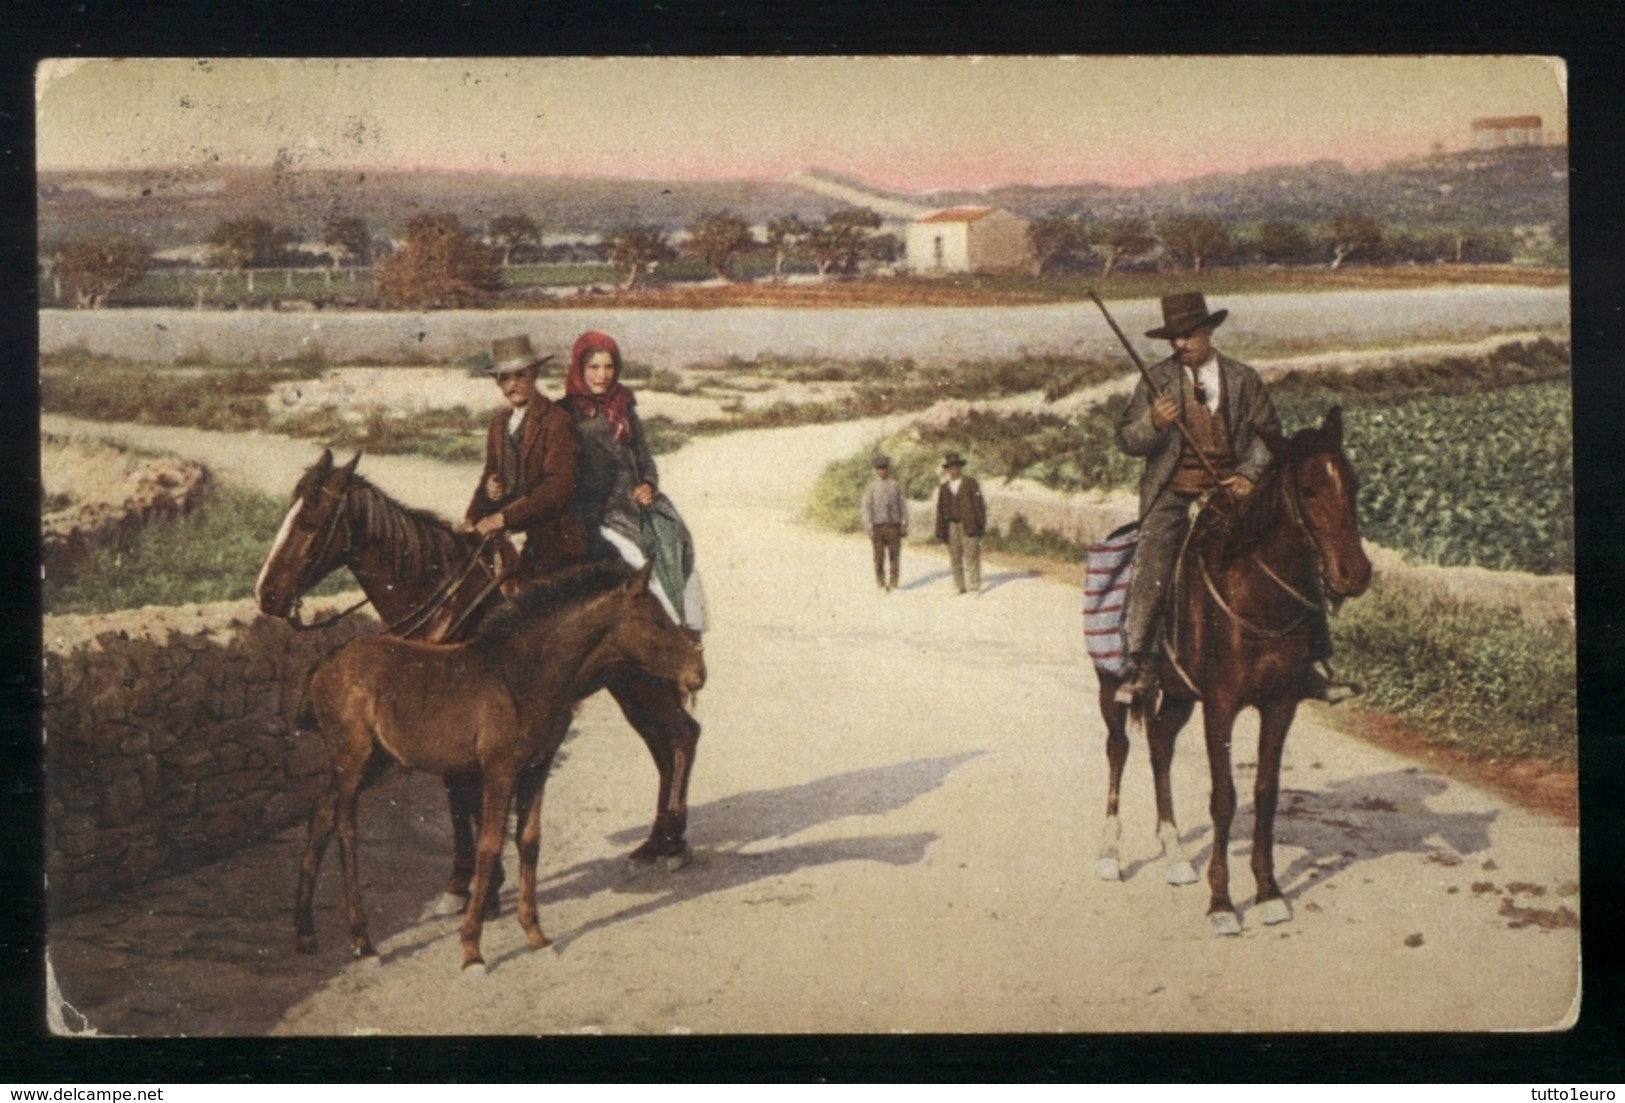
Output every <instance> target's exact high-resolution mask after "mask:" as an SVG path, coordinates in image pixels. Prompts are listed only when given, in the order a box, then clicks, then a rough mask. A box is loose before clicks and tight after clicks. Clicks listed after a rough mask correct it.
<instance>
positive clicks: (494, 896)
mask: <svg viewBox="0 0 1625 1103" xmlns="http://www.w3.org/2000/svg"><path fill="white" fill-rule="evenodd" d="M441 781H442V783H443V784H444V785H445V787H446V805H447V808H448V809H449V810H450V812H451V843H452V856H451V876H450V877H448V878H447V879H446V900H445V901H444V902H443V903H442V905H441V907H440V908H439V909H438V910H440V911H441V912H442V913H449V912H453V911H455V912H461V911H462V910H463V909H464V908H465V907H466V906H467V905H468V883H469V881H470V880H471V879H472V878H473V876H474V835H475V833H476V832H477V831H478V830H479V825H480V801H481V799H482V798H481V795H480V775H479V774H478V773H469V774H447V775H446V776H445V777H444V778H442V779H441ZM502 881H503V873H502V866H501V865H500V864H499V865H498V866H497V867H496V870H495V871H494V872H493V874H492V878H491V888H490V890H489V891H488V892H487V893H486V897H485V917H486V918H487V919H494V918H495V917H496V915H497V913H498V911H499V910H500V905H499V898H500V895H501V890H502Z"/></svg>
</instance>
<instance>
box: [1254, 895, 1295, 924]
mask: <svg viewBox="0 0 1625 1103" xmlns="http://www.w3.org/2000/svg"><path fill="white" fill-rule="evenodd" d="M1256 911H1257V912H1258V921H1259V922H1260V923H1263V924H1264V925H1265V926H1266V927H1272V926H1274V925H1275V924H1277V923H1290V922H1291V921H1292V905H1291V904H1288V903H1287V902H1286V900H1285V899H1283V898H1282V897H1279V896H1277V897H1276V898H1275V899H1274V900H1261V901H1259V904H1258V907H1257V909H1256Z"/></svg>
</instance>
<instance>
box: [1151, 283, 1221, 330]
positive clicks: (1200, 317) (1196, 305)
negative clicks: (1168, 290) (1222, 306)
mask: <svg viewBox="0 0 1625 1103" xmlns="http://www.w3.org/2000/svg"><path fill="white" fill-rule="evenodd" d="M1229 316H1230V312H1229V311H1228V310H1219V311H1215V312H1214V313H1212V314H1209V313H1208V311H1207V299H1205V298H1203V296H1202V293H1201V292H1200V291H1182V292H1180V293H1179V294H1178V295H1164V296H1163V297H1162V325H1160V326H1158V327H1157V328H1156V329H1148V330H1146V331H1145V335H1146V336H1147V337H1156V338H1165V339H1168V340H1172V339H1173V338H1175V337H1184V336H1185V335H1187V334H1190V333H1195V332H1196V331H1197V330H1199V329H1201V328H1202V327H1203V326H1209V327H1211V328H1213V329H1218V328H1219V326H1220V325H1222V324H1223V323H1224V320H1225V319H1226V318H1228V317H1229Z"/></svg>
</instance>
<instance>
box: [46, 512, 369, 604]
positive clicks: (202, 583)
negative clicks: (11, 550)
mask: <svg viewBox="0 0 1625 1103" xmlns="http://www.w3.org/2000/svg"><path fill="white" fill-rule="evenodd" d="M287 511H288V507H287V503H286V502H281V501H278V500H277V499H275V498H273V497H271V496H269V495H265V494H255V493H252V492H250V491H245V490H240V489H237V488H236V487H230V486H220V485H216V486H215V487H214V489H213V491H212V493H211V494H210V495H209V497H208V498H207V499H205V500H204V502H203V503H202V504H201V505H200V506H198V507H197V508H196V509H194V510H192V511H191V512H190V513H187V514H186V515H184V516H182V517H179V518H176V519H174V520H168V521H157V522H154V523H152V524H149V525H147V526H145V527H144V528H142V529H139V530H136V531H134V532H128V533H123V534H121V535H120V537H119V539H118V542H117V543H114V544H109V545H107V546H105V547H101V548H98V549H96V550H95V551H93V552H91V553H90V554H89V555H88V556H87V557H86V558H85V559H84V561H83V562H82V563H80V564H79V566H78V567H77V568H76V570H75V571H74V573H73V577H72V578H71V579H53V578H50V577H46V579H45V581H44V584H43V594H42V597H43V601H44V609H45V612H46V613H47V614H59V613H111V612H114V611H117V610H119V609H135V608H139V607H141V606H144V605H184V604H189V603H192V602H205V601H234V600H239V599H242V598H247V597H252V596H253V593H254V579H255V578H256V577H258V575H259V570H260V565H261V564H262V563H264V562H265V556H266V553H267V552H268V551H269V549H270V545H269V542H268V541H269V536H270V534H272V533H275V532H276V531H277V529H278V527H279V526H280V525H281V524H282V518H283V515H284V514H286V513H287ZM354 585H355V584H354V580H353V579H351V577H350V575H349V573H348V572H343V571H341V572H337V573H335V574H334V575H333V576H331V577H329V578H328V579H327V580H326V581H325V582H323V583H322V585H321V586H319V587H317V589H316V590H315V593H316V594H318V595H323V594H335V593H340V592H343V591H344V590H348V589H353V588H354Z"/></svg>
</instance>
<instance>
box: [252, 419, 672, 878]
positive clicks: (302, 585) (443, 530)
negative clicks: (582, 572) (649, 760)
mask: <svg viewBox="0 0 1625 1103" xmlns="http://www.w3.org/2000/svg"><path fill="white" fill-rule="evenodd" d="M360 459H361V457H360V455H359V454H357V455H356V456H355V458H353V459H352V460H350V462H349V463H347V464H344V465H342V466H335V465H334V463H333V454H332V452H330V451H324V452H323V453H322V455H321V458H320V459H319V460H318V461H317V462H316V463H315V464H314V465H313V466H312V467H311V468H310V469H309V470H307V471H306V472H305V473H304V475H303V476H301V477H300V479H299V482H298V483H297V484H296V485H295V487H294V490H293V500H292V505H291V506H290V508H289V510H288V514H287V517H286V519H285V520H284V521H283V522H282V529H281V531H280V532H278V534H277V538H276V542H275V543H274V544H273V545H272V548H271V551H270V554H269V555H267V557H266V560H265V564H264V566H263V567H261V569H260V574H259V579H258V581H257V583H256V585H255V595H256V597H257V598H258V600H259V606H260V611H261V612H263V613H265V614H266V615H267V616H274V617H285V618H288V619H289V620H291V621H293V622H294V623H298V614H299V603H300V599H301V598H302V596H303V595H304V594H306V593H307V592H308V591H309V590H310V589H311V588H312V587H313V586H315V585H316V584H317V583H319V582H320V581H321V580H322V579H324V578H326V577H327V576H328V575H329V574H331V573H332V572H333V571H335V570H338V569H339V568H340V567H348V568H349V569H350V571H351V573H353V574H354V575H355V578H356V582H357V583H358V584H359V585H360V586H361V589H362V591H363V592H364V593H365V594H366V595H367V598H368V599H369V600H370V601H371V602H372V604H373V607H374V608H375V609H376V610H377V611H378V615H379V617H380V618H381V619H382V620H383V622H384V625H385V631H386V632H388V633H390V634H391V635H396V636H400V637H403V638H407V639H418V640H424V641H426V642H434V643H439V642H455V641H458V640H464V639H468V638H470V637H471V636H473V635H474V634H475V632H477V631H478V630H479V628H480V625H481V624H482V623H483V621H484V620H485V618H486V617H487V616H489V615H490V614H491V613H492V612H493V611H494V610H495V609H497V608H499V607H500V606H501V604H502V602H503V600H505V595H504V588H503V586H502V585H500V583H499V579H500V576H501V574H502V572H503V571H504V570H505V569H506V568H507V565H508V564H509V563H511V562H512V559H513V558H514V553H513V551H512V548H511V547H510V546H509V545H508V544H507V542H506V541H505V540H502V541H499V542H496V543H495V544H494V545H487V546H486V548H485V551H483V552H482V550H481V547H482V544H481V539H480V538H479V537H477V536H474V535H473V534H470V533H463V532H459V531H457V530H456V529H455V528H453V527H452V526H451V525H450V524H448V523H446V522H445V521H443V520H441V519H440V518H439V517H436V516H435V515H434V514H432V513H428V512H426V511H423V510H416V509H409V508H407V507H406V506H403V505H401V504H400V503H399V502H397V501H395V500H394V499H393V498H391V497H389V495H387V494H385V493H384V492H383V491H381V490H379V489H378V488H377V487H375V486H373V485H372V484H371V483H369V482H368V481H367V480H366V479H365V478H363V477H361V476H360V475H357V474H356V473H355V471H356V465H357V464H358V463H359V462H360ZM600 688H608V689H609V691H610V693H611V694H612V695H613V696H614V697H615V700H616V703H617V704H619V705H620V707H621V711H622V713H624V714H625V716H626V719H627V721H628V722H629V723H630V724H631V725H632V727H633V729H634V730H636V731H637V733H638V735H639V736H640V737H641V738H642V739H643V741H644V743H645V744H646V745H647V746H648V748H649V753H650V755H651V756H653V758H654V761H655V767H656V769H658V770H659V773H660V788H659V793H658V796H657V799H656V804H655V820H654V826H653V827H652V828H651V829H650V832H649V837H648V839H647V840H646V841H645V842H644V843H643V845H641V846H640V847H638V848H637V850H635V851H633V853H632V855H631V857H630V858H629V859H628V863H629V865H630V866H631V867H632V869H633V870H634V871H638V870H642V869H646V868H649V867H651V866H653V865H655V864H657V863H658V864H660V865H663V866H664V867H665V868H667V869H679V868H681V867H682V866H684V865H686V864H687V863H688V861H689V857H690V854H691V851H690V849H689V846H688V842H687V839H686V838H685V832H686V830H687V826H688V778H689V771H690V769H691V768H692V766H693V762H694V752H695V748H696V747H697V745H698V743H699V737H700V725H699V724H698V722H696V721H695V720H694V718H693V717H692V716H690V715H689V714H688V712H687V711H686V710H685V709H684V708H683V707H682V702H681V700H680V699H679V697H678V695H677V692H676V690H675V689H674V688H673V687H672V686H671V685H670V683H668V682H663V681H660V680H659V679H655V678H651V677H649V676H648V675H646V674H644V673H642V672H641V671H638V670H636V669H635V668H631V667H626V666H614V667H610V668H608V669H606V670H605V671H603V672H602V674H601V675H600V677H599V679H598V684H596V685H593V686H590V687H588V688H587V689H585V690H583V694H584V695H585V694H590V693H593V692H596V691H597V690H598V689H600ZM446 795H447V798H448V802H449V804H450V807H451V817H452V829H453V839H454V855H453V860H452V872H451V876H450V877H449V878H448V879H447V883H446V891H447V892H448V893H449V894H450V895H452V896H455V897H459V898H466V897H467V896H468V885H469V879H470V877H471V876H472V875H473V871H474V832H475V830H476V829H477V828H476V826H475V824H476V821H477V819H478V815H479V808H480V785H479V779H478V778H477V777H458V776H448V777H447V778H446ZM500 882H501V876H500V867H499V870H498V877H497V878H496V880H494V881H493V886H496V885H499V884H500ZM494 891H495V889H494V887H493V896H492V898H491V899H490V900H488V901H487V905H488V906H491V905H494V902H495V896H494Z"/></svg>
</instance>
